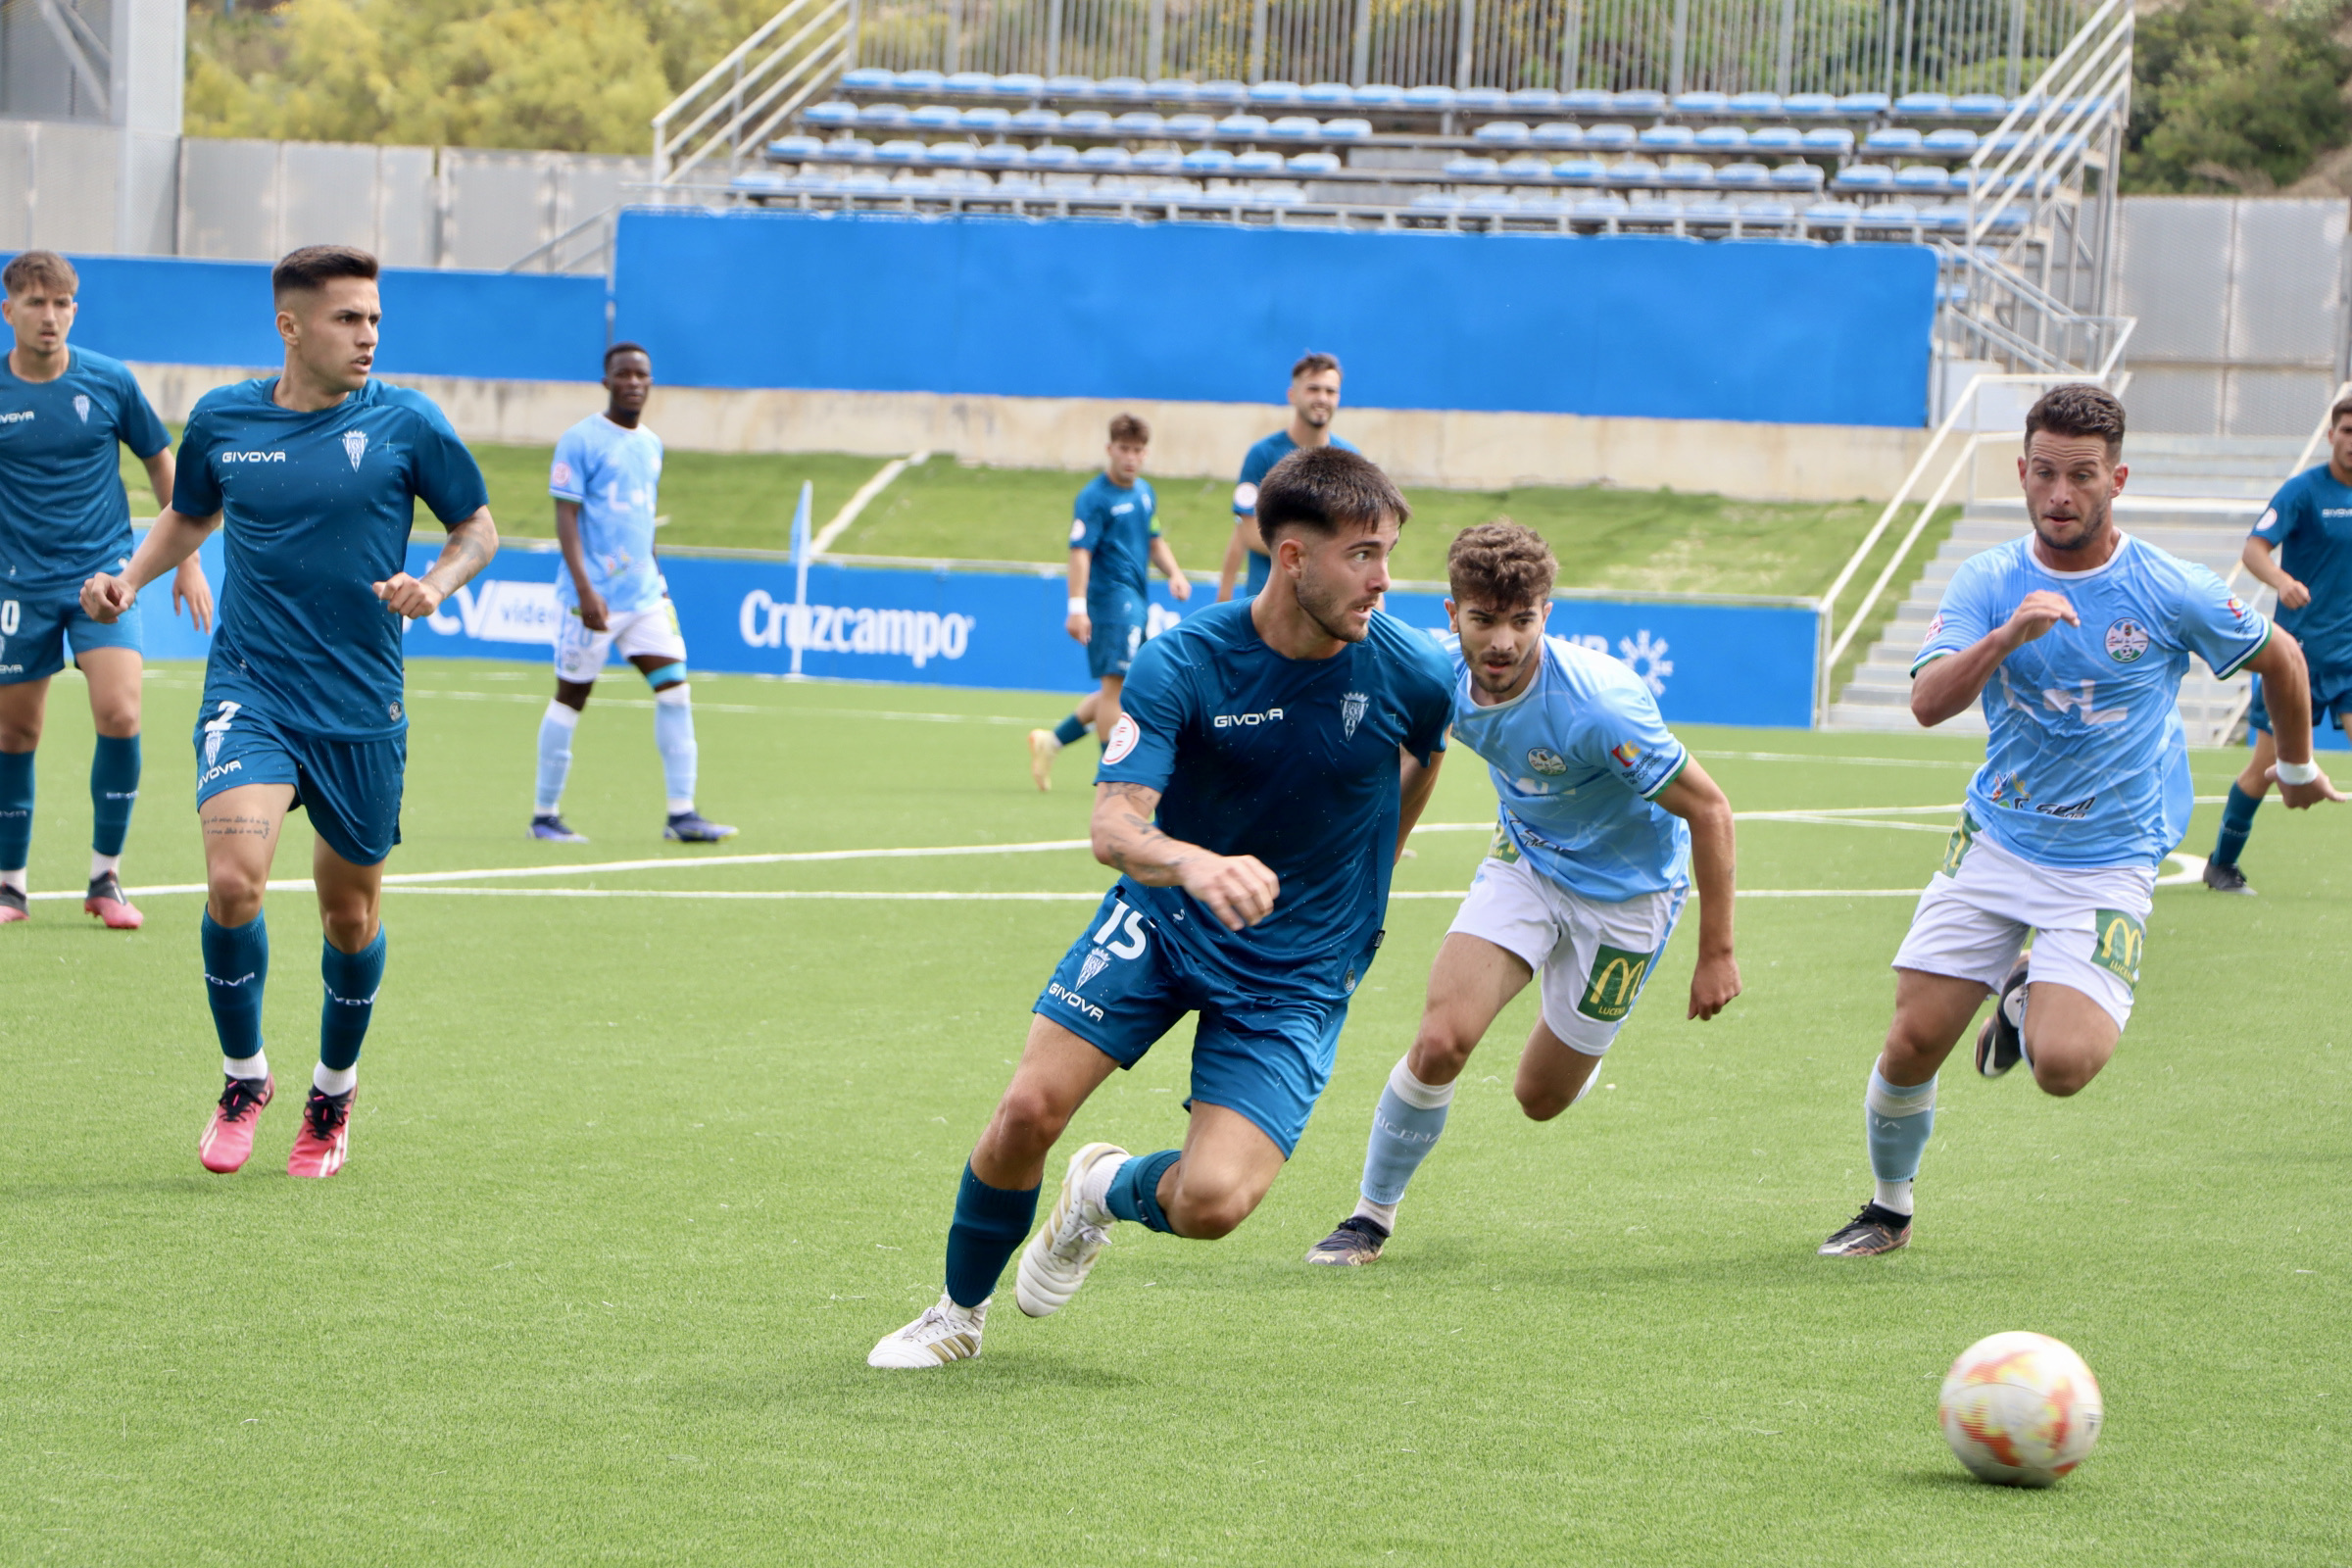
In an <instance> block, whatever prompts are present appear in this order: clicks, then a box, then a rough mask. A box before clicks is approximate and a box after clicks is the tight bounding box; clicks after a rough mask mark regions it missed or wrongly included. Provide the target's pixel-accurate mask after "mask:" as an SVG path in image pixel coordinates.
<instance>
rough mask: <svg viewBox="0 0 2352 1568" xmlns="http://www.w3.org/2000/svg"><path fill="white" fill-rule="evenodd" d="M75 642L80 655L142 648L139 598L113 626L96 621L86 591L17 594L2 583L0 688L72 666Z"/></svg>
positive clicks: (75, 653)
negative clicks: (69, 652)
mask: <svg viewBox="0 0 2352 1568" xmlns="http://www.w3.org/2000/svg"><path fill="white" fill-rule="evenodd" d="M69 643H71V644H72V645H73V655H74V657H75V658H76V659H78V658H79V657H80V656H81V655H83V654H86V653H88V652H89V651H90V650H91V649H93V648H127V649H129V650H130V651H131V652H132V653H134V654H135V653H137V652H138V651H139V607H138V604H137V602H136V601H133V602H132V604H131V607H130V608H129V609H128V610H125V611H124V612H123V614H122V617H121V618H120V619H118V620H117V621H116V622H115V623H114V624H113V625H111V626H109V625H104V624H102V623H100V622H98V621H95V620H92V619H91V618H90V617H89V615H88V613H86V612H84V611H83V610H82V608H81V591H80V590H79V589H78V588H76V589H74V590H73V592H71V593H49V594H26V595H23V596H18V595H13V594H11V593H10V592H9V590H8V588H7V587H6V586H5V585H0V686H14V685H17V684H18V683H19V682H22V681H28V680H46V679H47V678H48V677H49V676H51V675H54V674H56V673H57V672H58V671H59V670H61V669H63V668H65V667H66V648H67V645H68V644H69Z"/></svg>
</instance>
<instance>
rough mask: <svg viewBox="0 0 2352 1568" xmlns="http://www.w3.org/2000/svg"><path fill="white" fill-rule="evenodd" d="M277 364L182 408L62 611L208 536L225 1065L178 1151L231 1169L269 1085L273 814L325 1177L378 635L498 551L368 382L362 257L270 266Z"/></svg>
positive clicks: (455, 471) (383, 750)
mask: <svg viewBox="0 0 2352 1568" xmlns="http://www.w3.org/2000/svg"><path fill="white" fill-rule="evenodd" d="M270 288H271V291H272V292H273V293H274V294H275V296H276V300H277V330H278V335H279V336H280V337H281V338H283V339H284V341H285V346H286V362H285V368H284V369H283V370H282V371H280V372H279V373H278V374H276V375H273V376H265V377H262V378H260V379H258V380H252V381H241V382H238V383H237V384H235V385H233V386H224V387H221V388H218V389H217V390H214V391H211V392H208V393H206V394H205V395H204V396H203V397H202V398H201V399H199V400H198V401H197V404H196V408H195V410H194V412H192V413H191V414H190V415H189V416H188V427H187V430H186V432H185V434H184V435H183V436H182V437H181V440H180V449H179V464H178V467H177V472H176V473H175V474H174V475H173V479H174V483H173V486H172V505H171V506H169V507H167V508H166V509H165V510H164V513H163V515H162V516H160V517H158V518H157V519H156V524H155V526H154V528H152V529H150V530H149V532H148V534H147V538H146V540H145V541H144V542H143V543H141V544H140V546H139V548H138V551H137V552H136V553H135V554H134V555H133V556H132V557H131V558H130V564H129V566H128V567H126V568H125V569H124V570H123V574H122V575H121V576H119V577H118V576H114V575H112V574H110V573H106V572H101V573H99V574H98V575H96V576H94V577H92V578H91V579H90V580H89V581H88V582H87V583H85V584H83V586H82V590H81V604H82V609H83V610H85V611H87V612H88V613H89V614H90V615H91V616H92V617H93V618H95V619H97V620H101V621H111V620H114V619H117V618H118V617H120V616H121V615H122V614H123V612H124V611H126V610H128V609H129V608H130V605H131V602H132V596H133V595H135V594H136V593H137V592H138V591H139V589H140V588H141V587H142V586H144V585H145V584H147V583H149V582H152V581H154V580H155V579H156V578H157V577H160V576H162V575H163V574H164V573H165V572H167V571H170V570H172V568H173V567H175V566H176V565H178V564H179V563H180V562H182V561H185V560H186V559H187V558H188V557H189V556H191V555H193V554H194V553H195V551H196V548H197V546H199V545H200V544H202V543H203V542H204V539H205V537H206V535H208V534H210V533H211V532H212V531H213V529H215V528H216V527H223V525H225V526H224V539H225V544H226V556H227V567H228V569H227V572H226V574H225V576H224V579H223V582H222V586H221V631H220V634H219V635H218V636H216V637H215V638H214V639H213V648H212V656H211V658H210V660H209V661H208V662H206V665H205V671H204V702H203V705H202V707H201V709H200V710H199V711H198V716H197V720H196V731H195V737H194V738H195V743H196V769H197V772H196V809H197V813H198V816H199V818H200V819H201V821H202V823H203V827H204V878H205V889H206V898H205V907H204V923H203V936H202V945H203V953H204V979H205V991H206V994H207V996H208V997H209V998H210V1000H211V1003H212V1009H213V1027H214V1030H215V1032H216V1033H217V1034H219V1036H220V1039H221V1058H222V1067H223V1070H224V1072H225V1074H226V1077H227V1082H226V1084H225V1086H224V1087H223V1088H222V1089H221V1099H220V1102H219V1103H218V1104H217V1105H216V1106H215V1107H214V1110H213V1118H212V1121H211V1123H210V1124H209V1125H208V1126H207V1127H206V1128H205V1131H204V1135H203V1137H202V1138H201V1139H200V1140H199V1141H198V1144H197V1152H198V1156H199V1157H200V1158H201V1159H202V1161H203V1163H204V1167H205V1169H207V1170H211V1171H218V1172H223V1173H225V1172H228V1171H233V1170H236V1169H238V1168H240V1167H241V1166H242V1165H243V1164H244V1163H245V1161H246V1159H247V1158H248V1157H250V1156H251V1154H252V1152H253V1135H254V1128H255V1123H256V1122H257V1121H258V1120H259V1118H260V1115H261V1110H262V1107H263V1106H265V1105H267V1104H268V1103H270V1095H271V1094H272V1092H273V1086H272V1084H271V1081H270V1062H269V1057H268V1056H267V1055H266V1054H264V1053H263V1050H262V989H263V987H264V985H265V984H266V983H267V981H268V979H269V974H270V933H269V928H268V926H267V925H266V924H265V923H264V921H263V916H262V896H263V893H264V892H265V891H266V890H267V889H268V887H269V883H270V861H271V860H272V858H274V857H275V856H276V853H277V837H278V832H279V830H280V829H281V828H282V827H283V826H284V825H285V819H286V813H287V812H288V811H289V810H291V809H293V808H295V807H297V806H299V807H301V808H302V809H304V811H305V812H307V813H308V814H309V816H310V819H311V828H312V831H313V832H314V833H316V834H317V835H318V844H317V846H316V848H315V849H314V850H313V852H312V855H311V876H312V879H313V882H314V885H315V887H316V889H317V892H318V897H319V922H320V924H321V925H323V926H324V927H325V941H324V943H323V944H322V947H321V951H320V953H319V973H320V977H321V979H322V980H323V981H324V982H325V996H324V999H323V1000H322V1002H321V1004H320V1006H319V1065H318V1068H317V1069H316V1070H315V1071H314V1072H313V1073H312V1075H311V1092H310V1096H309V1099H308V1100H307V1102H306V1103H305V1104H304V1106H303V1112H302V1125H301V1127H300V1129H299V1130H298V1131H297V1132H296V1134H295V1138H294V1147H293V1150H292V1151H291V1152H289V1153H288V1155H287V1157H286V1170H287V1173H288V1174H289V1175H294V1176H305V1177H323V1176H332V1175H333V1174H335V1172H336V1171H338V1170H340V1169H342V1168H343V1161H344V1159H345V1157H346V1155H347V1154H348V1152H349V1150H350V1136H351V1103H352V1100H353V1098H354V1097H355V1096H356V1095H357V1094H358V1093H359V1060H360V1048H361V1046H362V1044H363V1043H364V1042H365V1041H366V1040H367V1037H368V1023H369V1021H370V1020H371V1019H372V1018H373V1016H374V1013H375V1000H376V993H377V991H378V989H379V988H380V987H381V985H382V982H383V977H384V947H385V944H384V928H383V922H382V920H381V918H380V916H379V908H380V906H381V904H382V898H383V880H384V861H385V859H386V858H388V857H389V856H390V855H391V853H392V847H393V846H394V845H395V844H398V843H399V842H400V798H401V788H402V784H403V782H404V775H405V772H406V768H407V762H408V711H407V709H406V707H405V706H404V704H403V702H402V698H403V696H404V694H405V688H404V686H403V683H402V675H403V672H402V660H401V634H402V633H403V632H404V631H405V630H407V624H406V623H407V622H408V621H411V620H414V619H416V618H417V616H419V615H429V614H431V613H433V612H434V611H436V610H438V609H440V607H441V604H442V602H443V601H444V600H446V599H447V598H448V597H449V596H450V595H451V594H453V593H455V592H457V590H458V588H459V587H460V585H462V584H464V583H465V582H466V581H467V580H469V579H470V578H471V577H472V576H473V575H474V573H476V572H477V571H479V570H481V568H482V567H483V566H484V565H485V564H488V563H489V561H490V558H491V557H492V556H493V555H494V554H496V553H497V550H498V530H497V528H496V527H495V526H494V525H493V524H492V522H491V520H490V504H489V493H488V491H487V490H486V489H485V488H484V487H483V484H482V471H481V469H480V468H478V467H476V466H474V461H473V458H472V455H471V454H469V453H468V452H467V451H466V448H465V445H464V444H463V443H462V442H460V441H459V440H458V437H457V432H456V431H454V430H452V429H451V428H450V426H449V421H448V420H447V419H446V418H444V417H442V415H441V411H440V410H439V409H437V408H435V407H434V406H433V405H432V403H431V402H430V401H428V400H427V399H425V398H424V397H422V396H420V395H418V394H417V393H415V392H409V391H404V390H402V389H400V388H397V387H389V386H386V385H385V384H384V383H383V382H381V381H378V380H375V379H373V378H372V377H371V376H370V375H369V374H368V371H369V369H370V368H372V367H373V365H374V362H375V345H376V336H377V333H376V327H377V323H378V322H379V321H380V320H381V319H383V308H382V306H381V304H380V303H379V302H378V299H377V293H376V264H375V258H374V257H372V256H369V255H368V253H367V252H365V251H357V250H352V249H350V248H349V247H346V246H341V245H312V246H306V247H305V248H303V249H301V250H298V251H295V252H293V253H292V254H291V255H289V256H287V257H286V258H285V259H284V260H283V261H281V262H279V263H278V264H277V267H276V269H275V270H274V271H273V272H272V273H271V274H270ZM418 501H422V502H423V503H424V504H425V505H426V506H428V507H430V508H431V509H432V512H433V515H435V516H437V517H439V518H440V519H441V522H442V524H443V525H444V526H445V527H447V528H448V530H449V542H448V543H447V544H446V545H445V546H444V547H443V548H442V551H441V557H440V559H439V560H438V561H436V562H435V563H434V564H433V565H432V567H431V569H429V570H428V571H426V573H425V574H424V575H423V576H422V577H412V576H410V575H409V573H408V572H407V570H406V569H405V568H404V563H405V562H406V561H407V559H408V551H409V534H410V532H411V531H412V530H413V528H414V527H415V523H416V509H417V502H418Z"/></svg>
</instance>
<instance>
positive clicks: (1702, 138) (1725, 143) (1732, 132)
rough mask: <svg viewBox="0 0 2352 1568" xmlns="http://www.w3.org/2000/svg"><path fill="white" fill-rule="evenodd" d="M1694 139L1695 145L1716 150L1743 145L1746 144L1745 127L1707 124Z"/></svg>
mask: <svg viewBox="0 0 2352 1568" xmlns="http://www.w3.org/2000/svg"><path fill="white" fill-rule="evenodd" d="M1695 140H1696V143H1697V145H1699V146H1701V147H1705V148H1707V149H1709V150H1711V151H1716V152H1721V151H1724V150H1726V149H1730V148H1737V147H1744V146H1746V145H1747V127H1746V126H1744V125H1709V126H1707V127H1706V129H1704V130H1702V131H1700V132H1699V133H1698V135H1697V137H1696V138H1695Z"/></svg>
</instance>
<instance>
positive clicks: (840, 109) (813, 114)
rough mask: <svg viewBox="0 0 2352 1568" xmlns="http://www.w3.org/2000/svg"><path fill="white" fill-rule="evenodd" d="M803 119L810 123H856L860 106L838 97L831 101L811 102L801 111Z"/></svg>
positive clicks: (803, 121)
mask: <svg viewBox="0 0 2352 1568" xmlns="http://www.w3.org/2000/svg"><path fill="white" fill-rule="evenodd" d="M801 121H802V123H805V124H810V125H855V124H856V123H858V106H857V105H856V104H852V103H844V102H842V101H841V100H840V99H838V98H836V99H834V100H832V101H831V102H829V103H821V104H810V105H809V107H808V108H806V109H804V110H802V111H801Z"/></svg>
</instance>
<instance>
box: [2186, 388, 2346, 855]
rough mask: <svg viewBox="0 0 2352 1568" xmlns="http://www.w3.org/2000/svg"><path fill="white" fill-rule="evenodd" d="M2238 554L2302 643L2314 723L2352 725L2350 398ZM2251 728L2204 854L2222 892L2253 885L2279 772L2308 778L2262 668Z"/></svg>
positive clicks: (2337, 410) (2283, 622)
mask: <svg viewBox="0 0 2352 1568" xmlns="http://www.w3.org/2000/svg"><path fill="white" fill-rule="evenodd" d="M2274 556H2275V557H2276V559H2274ZM2238 559H2239V560H2240V561H2241V562H2242V563H2243V564H2244V565H2245V568H2246V570H2247V571H2248V572H2249V573H2251V574H2252V575H2253V577H2254V579H2255V580H2256V581H2258V582H2261V583H2263V584H2265V585H2266V586H2268V587H2269V588H2270V589H2271V590H2272V591H2273V592H2274V593H2276V594H2278V624H2279V626H2280V627H2281V628H2282V629H2283V630H2285V631H2286V632H2287V633H2289V634H2290V635H2291V636H2293V637H2294V639H2295V640H2296V641H2297V642H2299V643H2301V644H2302V645H2303V660H2304V662H2305V663H2307V664H2308V665H2310V667H2311V721H2312V724H2313V726H2314V727H2315V728H2316V727H2317V726H2318V724H2319V722H2320V719H2321V717H2322V716H2323V715H2327V716H2331V717H2333V718H2334V720H2335V727H2336V728H2337V729H2339V730H2342V729H2352V398H2347V399H2346V400H2344V401H2343V402H2341V403H2338V404H2337V405H2336V406H2335V407H2334V408H2333V409H2330V410H2329V411H2328V415H2327V462H2326V463H2323V464H2321V465H2320V466H2317V467H2314V468H2307V469H2305V470H2304V471H2303V472H2301V473H2298V474H2296V475H2295V476H2294V477H2293V478H2292V479H2289V480H2287V481H2286V483H2285V484H2284V485H2282V486H2280V487H2279V490H2278V494H2277V495H2276V496H2274V497H2272V498H2271V505H2270V508H2269V510H2267V511H2266V512H2264V513H2263V515H2262V520H2261V521H2260V522H2258V523H2256V524H2255V525H2254V531H2253V533H2252V534H2251V535H2249V536H2248V537H2247V539H2246V548H2245V550H2244V552H2243V554H2242V555H2240V557H2239V558H2238ZM2246 727H2247V728H2248V729H2250V730H2252V731H2253V732H2254V736H2253V738H2254V755H2253V757H2252V758H2250V759H2249V760H2247V762H2246V770H2245V771H2244V772H2242V773H2240V774H2238V776H2237V780H2236V782H2235V783H2233V784H2231V785H2230V786H2229V802H2228V803H2227V804H2226V805H2224V806H2223V808H2222V830H2221V833H2220V835H2219V836H2218V837H2216V839H2215V840H2214V845H2213V857H2212V858H2210V859H2208V860H2207V861H2206V862H2205V885H2206V886H2207V887H2209V888H2212V889H2214V890H2215V891H2216V892H2220V893H2251V892H2253V891H2254V890H2253V889H2252V888H2250V887H2248V886H2247V885H2246V873H2245V872H2244V871H2242V870H2240V869H2239V868H2238V863H2237V858H2238V856H2239V855H2240V854H2241V853H2242V852H2243V851H2244V850H2245V847H2246V837H2247V835H2248V834H2250V833H2252V832H2253V831H2254V812H2255V810H2256V809H2257V808H2259V807H2260V806H2261V805H2262V801H2263V797H2264V796H2266V795H2268V794H2269V793H2270V791H2271V781H2272V780H2273V779H2274V778H2281V777H2283V778H2286V779H2287V781H2288V782H2292V783H2299V782H2301V779H2300V778H2299V777H2298V776H2296V775H2299V773H2300V769H2297V768H2295V767H2293V766H2292V764H2289V766H2288V767H2287V768H2286V769H2285V770H2284V771H2283V772H2282V771H2281V770H2280V769H2279V767H2278V739H2277V737H2275V736H2274V735H2272V733H2271V711H2270V705H2269V703H2268V702H2266V701H2265V700H2264V697H2263V690H2262V677H2261V676H2259V675H2257V676H2256V677H2255V678H2254V698H2253V702H2252V704H2251V705H2250V706H2249V707H2248V708H2247V710H2246Z"/></svg>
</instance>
